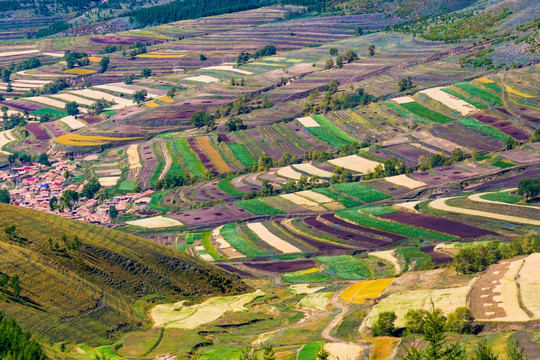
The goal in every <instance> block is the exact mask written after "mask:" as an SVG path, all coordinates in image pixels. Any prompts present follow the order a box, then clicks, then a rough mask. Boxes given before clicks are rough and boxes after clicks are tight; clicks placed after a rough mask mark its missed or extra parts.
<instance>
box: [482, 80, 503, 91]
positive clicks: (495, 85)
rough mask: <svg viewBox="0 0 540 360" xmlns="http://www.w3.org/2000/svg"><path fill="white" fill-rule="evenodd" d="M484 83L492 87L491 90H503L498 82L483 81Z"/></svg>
mask: <svg viewBox="0 0 540 360" xmlns="http://www.w3.org/2000/svg"><path fill="white" fill-rule="evenodd" d="M482 85H483V86H485V87H488V88H490V89H491V90H495V91H496V92H502V89H501V87H500V86H499V85H498V84H497V83H494V82H492V83H482Z"/></svg>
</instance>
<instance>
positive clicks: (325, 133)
mask: <svg viewBox="0 0 540 360" xmlns="http://www.w3.org/2000/svg"><path fill="white" fill-rule="evenodd" d="M306 129H307V131H309V132H310V133H312V134H313V135H315V136H316V137H318V138H319V139H321V140H322V141H324V142H326V143H328V144H329V145H331V146H335V147H341V146H344V145H347V144H348V142H346V141H343V140H341V139H340V138H338V137H336V136H335V135H334V134H332V133H331V132H330V130H328V129H327V128H325V127H322V126H319V127H309V128H306Z"/></svg>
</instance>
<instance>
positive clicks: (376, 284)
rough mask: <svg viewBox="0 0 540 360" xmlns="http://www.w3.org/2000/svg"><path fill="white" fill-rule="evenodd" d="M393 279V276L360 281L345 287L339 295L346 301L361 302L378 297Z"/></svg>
mask: <svg viewBox="0 0 540 360" xmlns="http://www.w3.org/2000/svg"><path fill="white" fill-rule="evenodd" d="M394 280H395V279H394V278H390V279H378V280H366V281H360V282H357V283H356V284H354V285H352V286H350V287H349V288H347V289H346V290H345V291H344V292H342V293H341V295H340V297H341V298H342V299H343V300H345V301H347V302H353V303H358V304H361V303H363V302H364V301H366V300H367V299H376V298H378V297H379V296H380V295H381V294H382V292H383V291H384V289H386V287H387V286H388V285H390V284H391V283H392V282H393V281H394Z"/></svg>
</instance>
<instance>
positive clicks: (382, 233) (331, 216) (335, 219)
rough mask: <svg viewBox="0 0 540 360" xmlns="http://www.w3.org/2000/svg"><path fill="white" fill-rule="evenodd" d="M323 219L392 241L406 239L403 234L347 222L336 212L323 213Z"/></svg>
mask: <svg viewBox="0 0 540 360" xmlns="http://www.w3.org/2000/svg"><path fill="white" fill-rule="evenodd" d="M321 219H323V220H325V221H328V222H331V223H333V224H336V225H337V226H340V227H343V228H347V229H351V230H353V231H358V232H363V233H368V234H374V235H379V236H384V237H385V238H387V239H389V240H390V241H392V242H396V241H400V240H403V239H405V238H404V237H403V236H401V235H397V234H392V233H389V232H385V231H381V230H375V229H370V228H367V227H363V226H360V225H356V224H351V223H350V222H347V221H345V220H342V219H340V218H338V217H336V215H335V214H323V215H321Z"/></svg>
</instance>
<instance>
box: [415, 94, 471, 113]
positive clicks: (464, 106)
mask: <svg viewBox="0 0 540 360" xmlns="http://www.w3.org/2000/svg"><path fill="white" fill-rule="evenodd" d="M420 93H421V94H426V95H427V96H429V97H430V98H432V99H434V100H437V101H439V102H440V103H442V104H444V105H446V106H447V107H449V108H450V109H452V110H455V111H457V112H459V113H460V114H461V115H463V116H467V115H469V114H470V113H471V112H473V111H475V110H476V108H475V107H474V106H473V105H471V104H469V103H468V102H466V101H465V100H463V99H460V98H458V97H456V96H454V95H451V94H449V93H447V92H444V91H443V88H440V87H437V88H431V89H426V90H422V91H420Z"/></svg>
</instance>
